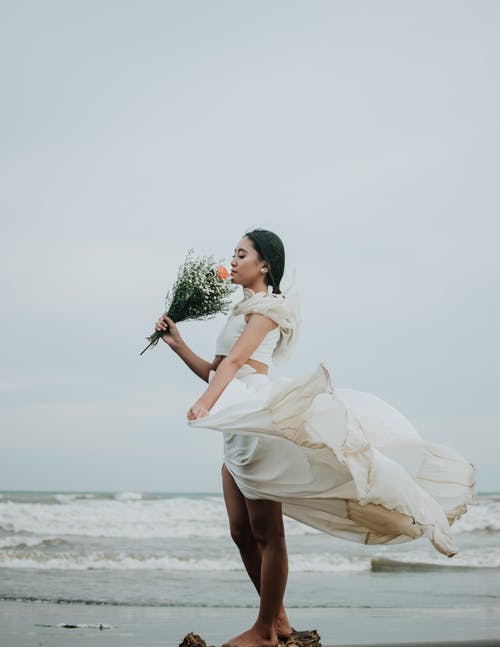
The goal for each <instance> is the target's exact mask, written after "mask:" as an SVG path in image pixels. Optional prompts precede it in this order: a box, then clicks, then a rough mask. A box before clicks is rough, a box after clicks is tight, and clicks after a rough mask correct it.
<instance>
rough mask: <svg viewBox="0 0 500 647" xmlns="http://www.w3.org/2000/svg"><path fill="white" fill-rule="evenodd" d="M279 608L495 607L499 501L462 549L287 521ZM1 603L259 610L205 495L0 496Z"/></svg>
mask: <svg viewBox="0 0 500 647" xmlns="http://www.w3.org/2000/svg"><path fill="white" fill-rule="evenodd" d="M285 526H286V537H287V546H288V552H289V580H288V587H287V594H286V599H285V601H286V605H287V607H288V608H289V609H293V608H294V607H297V608H299V607H300V608H305V607H311V608H339V607H343V608H370V607H373V608H375V607H376V608H378V609H380V608H398V607H399V608H406V609H408V608H435V607H440V608H446V607H449V608H452V607H456V608H470V607H478V608H484V609H488V608H498V600H499V597H500V541H499V539H500V494H499V493H482V494H479V495H478V501H477V503H476V504H475V505H472V506H470V507H469V510H468V511H467V513H466V514H465V515H464V516H463V517H462V518H461V519H459V520H458V521H457V522H456V523H455V524H454V525H453V527H452V533H453V535H454V537H455V541H456V543H457V545H458V547H459V551H460V552H459V554H458V555H456V556H455V557H452V558H448V557H446V556H444V555H442V554H440V553H439V552H437V551H436V550H435V549H434V548H433V547H432V545H431V544H430V542H429V541H428V540H427V539H426V538H420V539H418V540H416V541H414V542H410V543H408V544H399V545H395V546H364V545H361V544H355V543H352V542H347V541H343V540H340V539H337V538H334V537H331V536H329V535H326V534H324V533H321V532H319V531H316V530H314V529H312V528H309V527H307V526H305V525H303V524H300V523H298V522H296V521H294V520H292V519H288V518H285ZM0 569H1V570H0V599H2V600H10V601H23V602H35V601H37V602H58V603H85V604H99V605H129V606H150V607H179V608H180V607H205V608H207V607H218V608H224V607H232V608H234V607H241V608H244V607H256V606H258V598H257V594H256V591H255V590H254V588H253V585H252V584H251V583H250V581H249V579H248V577H247V575H246V573H245V571H244V569H243V566H242V563H241V560H240V556H239V552H238V550H237V548H236V546H235V545H234V544H233V542H232V540H231V538H230V536H229V531H228V523H227V517H226V511H225V507H224V501H223V499H222V496H221V495H218V494H210V493H185V494H178V493H175V494H171V493H170V494H169V493H145V492H142V493H141V492H117V493H109V492H27V491H23V492H11V491H2V492H0Z"/></svg>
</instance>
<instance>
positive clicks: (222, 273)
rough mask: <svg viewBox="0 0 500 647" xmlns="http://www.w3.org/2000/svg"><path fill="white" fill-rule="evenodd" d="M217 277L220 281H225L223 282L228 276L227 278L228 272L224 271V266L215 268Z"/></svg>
mask: <svg viewBox="0 0 500 647" xmlns="http://www.w3.org/2000/svg"><path fill="white" fill-rule="evenodd" d="M217 276H218V277H219V278H220V279H221V280H222V281H225V280H226V279H227V278H228V276H229V272H228V271H227V270H226V268H225V267H224V265H219V267H218V268H217Z"/></svg>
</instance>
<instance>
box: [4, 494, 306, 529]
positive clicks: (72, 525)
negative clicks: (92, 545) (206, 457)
mask: <svg viewBox="0 0 500 647" xmlns="http://www.w3.org/2000/svg"><path fill="white" fill-rule="evenodd" d="M285 526H286V532H287V534H289V535H305V534H309V533H319V531H317V530H314V529H312V528H309V527H307V526H304V525H303V524H300V523H298V522H297V521H294V520H292V519H285ZM0 529H2V530H4V531H6V532H12V533H32V534H36V535H41V536H46V535H49V536H53V535H78V536H84V537H115V538H116V537H124V538H130V539H151V538H180V537H183V538H193V537H206V538H219V537H227V536H228V533H229V530H228V521H227V513H226V509H225V505H224V501H223V499H222V498H221V497H215V496H206V497H196V498H194V497H193V498H190V497H172V498H166V499H158V500H137V499H135V500H120V501H117V500H113V499H90V500H89V499H78V500H73V501H71V500H68V501H67V502H65V503H64V505H62V506H58V505H51V504H49V503H13V502H12V501H8V502H5V503H0Z"/></svg>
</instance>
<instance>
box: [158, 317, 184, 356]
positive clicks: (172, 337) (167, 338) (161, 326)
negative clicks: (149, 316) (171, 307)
mask: <svg viewBox="0 0 500 647" xmlns="http://www.w3.org/2000/svg"><path fill="white" fill-rule="evenodd" d="M155 330H157V331H158V332H160V333H163V334H162V335H161V338H162V339H163V341H164V342H165V343H166V344H168V345H169V346H170V348H175V347H176V346H180V344H182V337H181V335H180V333H179V329H178V328H177V326H176V325H175V323H174V322H173V321H172V319H170V317H169V316H168V315H167V314H164V315H162V316H161V317H160V318H159V319H158V321H157V322H156V324H155Z"/></svg>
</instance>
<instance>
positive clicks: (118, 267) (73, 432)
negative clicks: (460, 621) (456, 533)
mask: <svg viewBox="0 0 500 647" xmlns="http://www.w3.org/2000/svg"><path fill="white" fill-rule="evenodd" d="M499 22H500V5H499V3H497V2H485V1H479V2H478V1H472V0H471V1H469V2H460V1H450V2H447V1H442V0H437V1H436V0H433V1H432V2H429V1H418V2H406V1H394V2H386V1H377V2H368V1H367V2H352V1H347V0H346V1H343V2H335V1H330V2H319V1H314V0H313V1H311V0H307V1H302V2H291V1H277V0H273V1H267V0H266V1H265V2H264V1H258V0H252V1H251V2H242V1H233V0H228V1H227V2H222V1H212V2H204V1H198V2H194V1H186V0H182V1H181V0H178V1H177V2H168V1H164V0H163V1H156V2H155V1H152V0H146V1H144V0H141V2H139V1H136V2H130V1H129V2H127V1H123V0H120V1H110V0H106V1H104V2H102V1H89V0H85V2H83V1H80V2H76V1H75V2H67V1H66V0H64V1H60V2H57V1H50V0H47V1H45V2H43V3H40V2H21V1H18V0H16V1H15V2H14V1H12V2H6V1H5V0H4V1H3V2H2V4H1V8H0V32H1V33H0V48H1V56H0V69H1V74H2V90H3V99H2V101H1V103H0V117H1V119H0V131H1V132H0V134H1V142H2V144H1V146H0V163H1V165H2V174H1V176H2V184H3V188H2V191H1V197H0V200H1V205H0V206H1V213H2V236H1V240H0V246H1V247H0V252H1V255H0V262H1V264H2V273H1V276H2V282H3V286H2V300H3V304H4V316H3V317H2V335H1V356H2V362H1V369H0V370H1V373H0V386H1V395H2V421H1V438H2V442H1V444H2V448H1V458H0V488H2V489H60V490H63V489H69V490H71V489H90V490H99V489H112V490H157V491H186V490H188V491H220V489H221V488H220V468H221V464H222V435H220V434H218V433H217V432H209V431H206V432H201V431H194V430H190V429H189V428H188V426H187V424H186V422H185V416H186V411H187V408H188V407H189V406H190V405H191V404H192V403H193V402H194V401H195V400H196V399H197V398H198V397H199V395H200V394H201V392H202V391H203V390H204V388H205V386H206V384H204V383H203V382H201V381H200V380H199V379H198V378H197V377H196V376H194V374H191V373H190V372H189V370H188V369H187V367H185V366H184V365H183V364H182V362H181V361H180V360H179V359H178V357H177V356H175V355H174V354H173V353H172V352H171V351H170V350H169V349H168V347H167V346H166V345H165V344H162V346H161V347H158V348H156V349H153V350H152V351H148V353H146V354H145V355H143V356H142V357H139V354H138V353H139V351H140V350H142V348H143V347H144V345H145V337H146V336H147V335H148V334H150V332H151V331H152V329H153V325H154V322H155V321H156V319H157V317H158V316H159V314H160V313H161V312H162V308H163V301H164V295H165V293H166V291H167V288H168V287H169V286H170V284H171V283H172V281H173V279H174V278H175V276H176V273H177V269H178V266H179V265H180V263H181V262H182V261H183V259H184V256H185V254H186V251H187V250H188V249H189V248H194V250H195V252H196V253H197V254H201V253H213V254H214V255H215V256H216V257H217V258H225V259H229V258H230V256H231V253H232V249H233V248H234V246H235V243H236V242H237V241H238V240H239V238H240V236H241V235H242V234H243V233H244V232H245V231H246V230H248V229H249V228H253V227H265V228H267V229H272V230H274V231H276V232H277V233H278V234H279V235H280V236H281V237H282V239H283V240H284V242H285V246H286V250H287V263H288V267H289V268H290V269H291V268H292V267H294V268H295V269H296V273H297V277H296V282H297V285H298V287H299V289H300V290H301V293H302V318H303V326H302V331H301V339H300V343H299V346H298V348H297V350H296V353H295V356H294V357H293V358H292V359H291V360H290V361H289V362H288V363H287V364H285V365H283V366H282V367H279V368H278V367H276V368H275V369H274V370H273V374H274V376H276V377H277V376H280V375H290V376H292V377H293V376H296V375H299V374H305V373H308V372H309V371H311V370H313V369H314V368H315V367H316V366H317V364H318V362H324V363H325V364H326V365H327V366H328V368H329V370H330V372H331V374H332V377H333V383H334V386H337V387H339V388H341V387H346V388H355V389H359V390H363V391H369V392H372V393H375V394H376V395H378V396H379V397H382V398H384V399H385V400H387V401H388V402H390V403H391V404H392V405H394V406H396V407H397V408H398V409H399V410H400V411H401V412H402V413H404V414H405V415H406V416H407V417H408V418H409V419H410V420H411V421H412V422H413V423H414V424H415V426H416V427H417V429H418V430H419V431H420V433H421V434H422V435H423V436H424V438H426V439H429V440H430V441H433V442H440V443H444V444H448V445H450V446H451V447H453V448H455V449H456V450H458V451H460V452H461V453H462V454H463V455H464V456H466V457H467V458H468V459H469V460H470V461H471V462H473V463H474V464H475V466H476V469H477V472H478V485H479V489H480V490H482V491H486V490H500V477H499V473H500V472H499V469H498V456H499V450H500V441H499V427H500V413H499V407H498V403H499V398H498V391H499V388H500V380H499V372H500V370H499V366H500V356H499V355H500V353H499V344H498V330H500V321H499V319H500V316H499V300H498V286H499V281H498V279H499V273H500V272H499V265H500V255H499V252H498V241H499V237H498V234H499V202H500V201H499V189H498V178H499V170H500V169H499V167H500V164H499V156H500V153H499V151H500V136H499V135H500V133H499V120H498V115H499V114H500V90H499V85H498V76H499V71H500V70H499V67H500V66H499V62H500V52H499V40H498V32H499ZM284 283H285V286H286V283H287V282H286V280H285V282H284ZM239 298H240V293H238V294H237V295H235V301H236V300H237V299H239ZM223 323H224V317H223V315H220V316H218V317H217V318H216V319H215V320H213V321H209V322H205V323H199V322H194V323H186V324H181V332H182V334H183V335H184V337H185V339H186V340H187V341H188V343H190V345H191V346H192V348H193V349H194V350H195V352H197V353H199V354H201V355H202V356H204V357H206V358H207V359H212V357H213V353H214V347H215V336H216V334H217V332H218V330H219V329H220V327H221V326H222V325H223Z"/></svg>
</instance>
